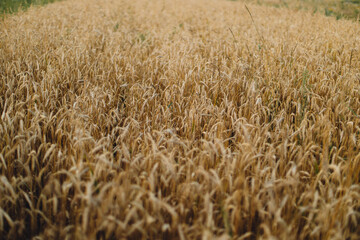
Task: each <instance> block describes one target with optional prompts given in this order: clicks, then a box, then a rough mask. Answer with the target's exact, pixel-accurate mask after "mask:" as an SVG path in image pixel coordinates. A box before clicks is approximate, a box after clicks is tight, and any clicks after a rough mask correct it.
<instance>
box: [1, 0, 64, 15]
mask: <svg viewBox="0 0 360 240" xmlns="http://www.w3.org/2000/svg"><path fill="white" fill-rule="evenodd" d="M55 1H57V0H0V14H4V13H15V12H17V11H18V10H19V9H21V10H26V9H27V8H29V7H30V6H31V5H44V4H48V3H52V2H55Z"/></svg>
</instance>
